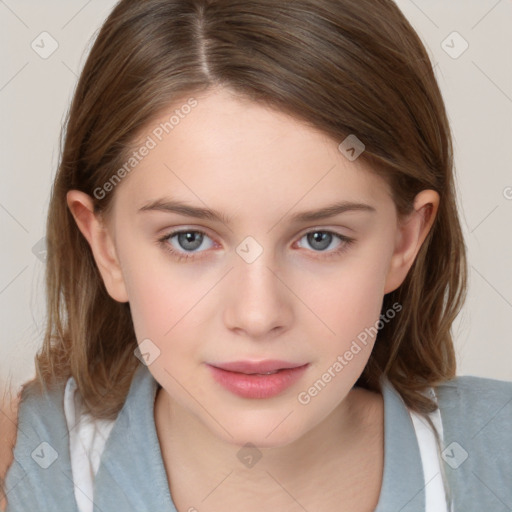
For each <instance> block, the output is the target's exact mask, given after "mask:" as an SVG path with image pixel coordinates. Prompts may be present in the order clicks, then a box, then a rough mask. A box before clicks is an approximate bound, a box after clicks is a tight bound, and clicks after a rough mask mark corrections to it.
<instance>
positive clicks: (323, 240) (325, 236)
mask: <svg viewBox="0 0 512 512" xmlns="http://www.w3.org/2000/svg"><path fill="white" fill-rule="evenodd" d="M317 235H318V236H317ZM331 237H332V235H331V234H330V233H326V232H324V231H315V232H314V233H310V234H309V235H308V238H309V240H308V241H309V243H310V244H311V245H312V246H313V247H315V244H317V243H320V246H318V245H317V246H316V248H317V249H319V250H324V249H326V248H327V247H329V244H330V243H331Z"/></svg>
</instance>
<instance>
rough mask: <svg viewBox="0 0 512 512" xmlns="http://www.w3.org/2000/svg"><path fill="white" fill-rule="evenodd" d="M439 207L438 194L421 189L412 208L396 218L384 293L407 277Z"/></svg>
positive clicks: (396, 286) (392, 289) (394, 288)
mask: <svg viewBox="0 0 512 512" xmlns="http://www.w3.org/2000/svg"><path fill="white" fill-rule="evenodd" d="M438 208H439V194H438V193H437V192H436V191H434V190H422V191H421V192H420V193H419V194H418V195H417V196H416V197H415V199H414V210H413V212H412V213H411V214H410V215H408V216H407V217H406V218H405V219H399V220H398V231H397V236H396V242H395V249H394V252H393V255H392V257H391V261H390V265H389V269H388V274H387V276H386V285H385V289H384V294H386V293H389V292H392V291H394V290H396V289H397V288H398V287H399V286H400V285H401V284H402V283H403V282H404V280H405V278H406V277H407V273H408V272H409V269H410V268H411V267H412V265H413V263H414V260H415V259H416V255H417V254H418V252H419V250H420V248H421V245H422V244H423V241H424V240H425V238H426V237H427V235H428V233H429V231H430V228H431V227H432V224H433V223H434V220H435V217H436V215H437V211H438Z"/></svg>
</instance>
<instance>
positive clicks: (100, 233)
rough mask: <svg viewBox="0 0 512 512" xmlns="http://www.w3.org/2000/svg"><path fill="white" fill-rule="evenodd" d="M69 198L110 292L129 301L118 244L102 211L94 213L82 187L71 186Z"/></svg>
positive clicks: (117, 297) (73, 212)
mask: <svg viewBox="0 0 512 512" xmlns="http://www.w3.org/2000/svg"><path fill="white" fill-rule="evenodd" d="M66 200H67V204H68V208H69V210H70V211H71V214H72V215H73V217H74V219H75V222H76V223H77V226H78V229H80V231H81V232H82V234H83V235H84V237H85V238H86V240H87V242H89V245H90V247H91V250H92V253H93V256H94V260H95V261H96V265H97V266H98V270H99V271H100V273H101V277H102V278H103V282H104V283H105V288H106V289H107V291H108V294H109V295H110V296H111V297H112V298H113V299H114V300H116V301H118V302H128V294H127V292H126V286H125V283H124V279H123V273H122V271H121V266H120V264H119V260H118V257H117V253H116V248H115V244H114V242H113V240H112V237H111V234H110V233H109V230H108V228H107V226H106V224H105V222H104V220H103V219H102V217H101V215H100V214H96V213H94V202H93V200H92V198H91V197H90V196H89V195H87V194H85V193H84V192H81V191H79V190H70V191H69V192H68V193H67V195H66Z"/></svg>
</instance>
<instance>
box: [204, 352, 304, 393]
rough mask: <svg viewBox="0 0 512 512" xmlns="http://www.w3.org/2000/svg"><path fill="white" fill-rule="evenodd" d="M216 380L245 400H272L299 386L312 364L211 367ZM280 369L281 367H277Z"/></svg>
mask: <svg viewBox="0 0 512 512" xmlns="http://www.w3.org/2000/svg"><path fill="white" fill-rule="evenodd" d="M207 366H208V367H209V368H210V371H211V373H212V376H213V378H214V380H215V381H216V382H217V383H218V384H220V385H221V386H222V387H223V388H224V389H226V390H228V391H230V392H231V393H233V394H235V395H237V396H240V397H242V398H259V399H263V398H271V397H273V396H276V395H279V394H281V393H282V392H284V391H285V390H286V389H288V388H290V387H291V386H292V385H293V384H295V383H296V382H297V381H298V380H299V379H300V378H301V377H302V376H303V374H304V372H305V370H306V368H307V367H308V366H309V363H306V364H300V365H298V364H294V363H287V362H283V361H262V362H259V363H253V362H248V361H243V362H242V361H236V362H233V363H222V364H218V365H217V364H215V365H213V364H208V365H207ZM276 366H277V368H276Z"/></svg>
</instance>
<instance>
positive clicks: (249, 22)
mask: <svg viewBox="0 0 512 512" xmlns="http://www.w3.org/2000/svg"><path fill="white" fill-rule="evenodd" d="M212 87H225V88H228V89H230V90H232V91H234V92H236V93H237V94H239V95H240V96H242V97H245V98H248V99H250V100H252V101H255V102H260V103H261V104H263V105H265V106H268V107H272V108H275V109H277V110H278V111H281V112H284V113H287V114H290V115H292V116H294V117H295V118H296V119H298V120H300V121H302V122H305V123H308V124H309V125H311V126H313V127H315V128H316V129H318V130H320V131H321V132H323V133H325V134H327V135H328V136H330V137H332V139H333V140H335V141H337V142H338V143H340V142H342V141H343V140H344V139H345V138H346V137H347V136H348V135H356V136H357V137H358V138H359V139H360V140H361V141H362V142H363V143H364V144H365V146H366V148H365V151H364V153H363V154H362V155H361V157H360V158H362V159H364V160H365V161H366V162H367V163H368V164H369V165H370V166H371V168H372V171H373V172H375V173H377V174H378V175H380V176H383V177H384V178H385V179H386V180H387V182H388V183H389V185H390V187H391V190H392V193H393V199H394V202H395V204H396V208H397V212H398V214H399V215H406V214H408V213H410V212H411V211H412V208H413V200H414V198H415V196H416V194H417V193H418V192H420V191H421V190H424V189H432V190H435V191H437V192H438V193H439V195H440V205H439V209H438V213H437V216H436V219H435V222H434V224H433V226H432V228H431V230H430V232H429V235H428V237H427V238H426V240H425V242H424V243H423V245H422V247H421V249H420V251H419V253H418V255H417V258H416V260H415V262H414V264H413V266H412V268H411V269H410V271H409V273H408V275H407V277H406V279H405V281H404V282H403V283H402V285H401V286H400V287H399V288H398V289H397V290H395V291H393V292H391V293H389V294H387V295H386V296H385V297H384V300H383V307H382V312H385V311H388V310H390V309H391V308H392V305H393V304H395V303H399V304H400V305H402V310H401V311H400V313H399V314H397V315H396V318H394V319H393V320H392V321H389V322H387V323H385V325H384V326H383V327H382V329H380V330H379V333H378V337H377V341H376V344H375V346H374V349H373V351H372V354H371V356H370V359H369V361H368V364H367V366H366V368H365V369H364V371H363V373H362V375H361V376H360V378H359V379H358V381H357V385H359V386H362V387H365V388H367V389H371V390H375V391H380V386H379V377H380V376H381V374H382V373H384V374H386V375H387V377H388V378H389V380H390V381H391V383H392V384H393V385H394V386H395V388H396V389H397V390H398V392H399V393H400V395H401V396H402V397H403V399H404V401H405V403H406V405H407V406H409V407H411V408H412V409H413V410H415V411H418V412H422V413H426V412H430V411H433V410H435V408H436V404H435V403H434V402H433V401H432V400H431V399H430V398H429V397H428V396H427V395H426V394H424V391H425V390H426V388H427V387H428V386H436V385H438V384H440V383H442V382H443V381H446V380H447V379H450V378H452V377H454V376H455V372H456V360H455V354H454V347H453V340H452V335H451V325H452V322H453V320H454V319H455V317H456V316H457V314H458V313H459V311H460V309H461V307H462V304H463V302H464V299H465V294H466V278H467V268H466V254H465V246H464V241H463V236H462V232H461V227H460V223H459V218H458V214H457V205H456V195H455V186H454V170H453V157H452V140H451V133H450V128H449V124H448V120H447V115H446V111H445V106H444V103H443V99H442V96H441V93H440V90H439V87H438V84H437V82H436V79H435V75H434V72H433V68H432V64H431V61H430V59H429V57H428V54H427V52H426V50H425V48H424V46H423V44H422V42H421V40H420V38H419V37H418V35H417V34H416V32H415V31H414V30H413V28H412V27H411V25H410V24H409V23H408V21H407V20H406V18H405V17H404V15H403V14H402V13H401V11H400V10H399V9H398V7H397V6H396V5H395V4H394V3H393V2H392V1H391V0H357V1H355V0H293V1H284V2H276V1H275V0H256V1H250V0H219V1H217V0H146V1H140V0H122V1H120V2H119V3H118V4H117V5H116V7H115V8H114V10H113V12H112V13H111V14H110V16H109V17H108V19H107V20H106V22H105V23H104V25H103V27H102V28H101V30H100V32H99V34H98V36H97V38H96V41H95V43H94V45H93V47H92V50H91V52H90V54H89V56H88V59H87V61H86V63H85V66H84V69H83V71H82V73H81V76H80V79H79V81H78V84H77V88H76V91H75V94H74V98H73V101H72V105H71V108H70V111H69V112H68V116H67V119H66V130H65V134H64V137H63V147H62V149H61V159H60V165H59V168H58V172H57V175H56V177H55V181H54V185H53V189H52V196H51V201H50V206H49V213H48V220H47V244H48V246H47V249H48V251H47V262H46V265H47V266H46V287H47V306H48V323H47V328H46V333H45V338H44V343H43V346H42V348H41V350H40V351H39V353H38V354H37V355H36V359H35V362H36V378H35V379H33V381H31V382H30V383H27V384H25V386H32V385H36V384H39V385H40V386H46V385H49V384H50V383H52V382H55V381H61V382H62V380H64V379H67V378H68V377H70V376H73V377H74V379H75V380H76V383H77V386H78V389H79V391H80V393H81V395H82V397H83V398H84V401H85V405H86V407H87V408H88V410H89V411H90V412H92V414H93V415H94V416H96V417H99V418H108V419H112V418H114V417H115V416H116V415H117V413H118V412H119V410H120V408H121V407H122V405H123V403H124V400H125V398H126V394H127V392H128V389H129V386H130V383H131V379H132V376H133V373H134V371H135V369H136V367H137V366H138V365H139V364H141V363H140V362H139V360H138V359H137V358H136V357H135V356H134V349H135V348H136V347H137V341H136V338H135V333H134V329H133V323H132V319H131V315H130V306H129V304H127V303H119V302H116V301H115V300H113V299H112V298H111V297H110V296H109V295H108V293H107V291H106V289H105V286H104V283H103V281H102V278H101V275H100V273H99V271H98V269H97V267H96V265H95V262H94V259H93V256H92V253H91V250H90V247H89V245H88V243H87V241H86V239H85V238H84V237H83V236H82V234H81V233H80V231H79V229H78V227H77V225H76V223H75V222H74V219H73V217H72V215H71V213H70V211H69V209H68V207H67V203H66V193H67V192H68V191H69V190H71V189H77V190H81V191H83V192H85V193H87V194H89V195H90V196H91V197H92V198H94V201H95V208H96V212H97V213H101V214H103V215H108V213H109V210H110V208H111V207H112V198H113V197H114V196H115V190H114V191H112V192H111V193H109V194H106V196H105V197H104V198H102V199H101V200H100V199H96V198H95V196H94V191H95V190H96V189H97V188H98V187H102V186H103V185H104V184H105V183H106V182H107V181H108V180H109V179H111V177H112V175H113V174H114V173H115V171H116V170H117V169H119V168H120V167H121V166H122V165H123V163H125V162H126V160H127V158H129V155H130V153H131V152H132V151H133V150H134V149H135V147H136V146H135V141H136V140H137V137H138V134H140V133H141V129H143V128H144V127H145V126H148V123H150V122H151V121H152V120H154V119H156V118H157V117H158V115H159V114H160V113H161V112H162V109H164V108H168V107H169V105H170V104H178V101H180V100H182V99H183V98H187V97H190V96H192V95H193V94H201V93H202V92H205V91H207V90H208V89H210V88H212Z"/></svg>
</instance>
